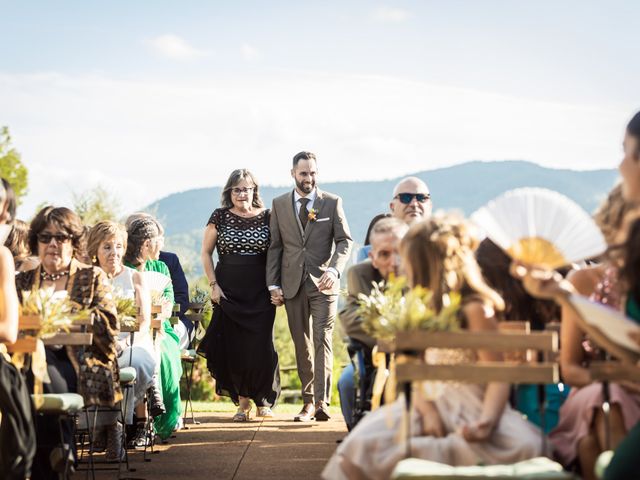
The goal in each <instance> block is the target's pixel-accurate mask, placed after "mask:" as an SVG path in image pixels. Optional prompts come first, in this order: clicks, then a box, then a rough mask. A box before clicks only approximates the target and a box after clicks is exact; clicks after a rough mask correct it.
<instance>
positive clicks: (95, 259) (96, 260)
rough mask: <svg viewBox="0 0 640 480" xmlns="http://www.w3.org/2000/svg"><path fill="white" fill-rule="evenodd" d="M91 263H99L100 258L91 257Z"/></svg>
mask: <svg viewBox="0 0 640 480" xmlns="http://www.w3.org/2000/svg"><path fill="white" fill-rule="evenodd" d="M91 261H92V262H93V263H98V257H96V256H95V255H94V256H93V257H91Z"/></svg>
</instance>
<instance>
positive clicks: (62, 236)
mask: <svg viewBox="0 0 640 480" xmlns="http://www.w3.org/2000/svg"><path fill="white" fill-rule="evenodd" d="M52 238H55V239H56V243H65V242H68V241H69V240H71V239H72V238H73V235H67V234H66V233H39V234H38V241H39V242H40V243H44V244H49V243H51V239H52Z"/></svg>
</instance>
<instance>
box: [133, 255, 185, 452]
mask: <svg viewBox="0 0 640 480" xmlns="http://www.w3.org/2000/svg"><path fill="white" fill-rule="evenodd" d="M127 266H130V267H132V268H135V267H134V266H133V265H127ZM144 270H145V271H146V272H159V273H162V274H164V275H166V276H167V277H169V278H171V275H170V274H169V267H167V264H166V263H164V262H161V261H160V260H147V262H146V263H145V264H144ZM162 296H163V297H164V298H166V299H167V300H169V301H171V302H173V300H174V299H173V284H172V283H171V282H170V283H169V285H167V287H166V288H165V289H164V292H162ZM162 328H163V330H164V333H165V335H164V337H163V338H162V340H161V342H160V387H161V388H160V391H161V393H162V403H164V408H165V410H166V412H165V413H163V414H162V415H160V416H159V417H156V418H155V419H154V425H155V429H156V433H157V434H158V436H159V437H160V438H162V439H163V440H164V439H167V438H169V437H170V436H171V434H172V433H173V430H174V429H175V427H176V425H177V423H178V419H179V418H180V415H181V408H180V377H181V376H182V362H181V361H180V347H179V346H178V345H179V342H180V340H179V338H178V335H176V332H175V331H174V330H173V327H172V326H171V323H170V322H169V320H167V319H165V320H164V321H163V322H162Z"/></svg>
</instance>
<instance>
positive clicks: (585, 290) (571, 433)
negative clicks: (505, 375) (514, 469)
mask: <svg viewBox="0 0 640 480" xmlns="http://www.w3.org/2000/svg"><path fill="white" fill-rule="evenodd" d="M633 209H634V206H633V205H632V204H630V203H629V202H626V201H625V200H624V198H623V196H622V187H621V186H618V187H616V188H614V189H613V190H612V191H611V193H610V195H609V197H608V198H607V200H606V201H605V203H604V205H603V206H602V207H601V208H600V210H599V211H598V213H597V214H596V217H595V218H596V222H597V223H598V225H599V226H600V228H601V230H602V232H603V234H604V236H605V239H606V241H607V243H608V244H609V245H611V246H615V245H620V243H621V242H623V241H624V238H625V236H626V234H625V233H624V232H625V230H626V229H625V228H623V225H624V220H625V218H626V217H627V216H628V215H629V214H631V215H633ZM636 241H640V237H637V239H636ZM628 242H630V243H627V245H629V246H630V248H628V247H627V248H622V249H620V248H615V247H610V249H609V254H608V258H607V259H605V261H603V263H601V264H599V265H597V266H594V267H587V268H584V269H582V270H578V271H575V272H572V273H571V274H569V276H568V280H569V281H570V282H571V284H572V285H573V286H574V288H575V289H576V290H577V291H578V293H580V294H582V295H584V296H590V297H591V298H592V299H593V300H596V301H598V302H601V303H603V304H606V305H609V306H611V307H613V308H619V309H622V310H627V314H628V315H630V316H633V313H635V312H633V311H629V309H633V308H634V304H633V302H632V300H633V297H629V299H628V300H627V301H626V303H625V300H623V299H624V297H625V294H626V291H625V290H626V288H627V286H625V285H626V283H627V282H621V281H620V267H621V266H622V268H623V270H622V271H627V268H626V265H627V262H629V261H630V260H631V259H632V258H633V257H632V255H633V251H634V250H635V248H637V245H638V243H633V241H631V239H629V240H628ZM639 318H640V317H639ZM561 325H562V326H561V338H560V341H561V344H562V349H561V351H560V366H561V371H562V379H563V381H564V382H565V383H566V384H568V385H570V386H571V387H573V388H572V390H571V393H570V394H569V398H568V399H567V401H566V402H565V404H564V405H563V406H562V409H561V410H560V421H559V423H558V426H557V428H556V429H555V430H554V431H552V432H551V434H550V436H549V438H550V440H551V442H552V444H553V445H554V447H555V449H556V452H557V455H558V458H559V460H560V461H561V462H562V463H563V465H565V466H567V467H568V466H570V465H572V464H573V463H574V462H576V461H577V462H578V463H579V467H580V469H581V471H582V475H583V477H584V478H587V479H589V478H595V477H594V476H593V475H594V474H593V468H594V465H595V461H596V459H597V457H598V455H600V453H601V452H602V451H603V447H604V445H605V428H604V414H603V413H602V409H601V406H602V402H603V397H602V384H601V383H593V382H592V379H591V375H590V373H589V370H588V368H586V367H588V364H589V362H590V361H591V360H594V359H595V360H597V359H602V358H604V357H603V355H604V352H602V351H601V350H599V349H598V348H597V347H595V346H594V345H592V344H591V342H589V341H588V339H587V338H585V335H584V332H583V331H582V330H581V329H580V327H579V326H578V324H577V321H576V317H575V313H574V312H573V310H572V309H571V308H563V309H562V324H561ZM585 342H586V343H585ZM585 345H586V347H585ZM609 392H610V401H609V402H610V404H611V410H610V413H609V425H610V428H611V437H610V438H611V443H610V445H611V447H612V448H615V447H616V446H617V445H618V444H619V443H620V441H621V440H622V438H623V437H624V436H625V435H626V433H627V432H628V431H629V429H630V428H631V427H632V426H633V425H635V424H636V423H637V422H638V421H640V384H638V385H635V388H634V387H633V386H631V385H626V384H617V383H612V384H610V385H609Z"/></svg>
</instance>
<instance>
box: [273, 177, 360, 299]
mask: <svg viewBox="0 0 640 480" xmlns="http://www.w3.org/2000/svg"><path fill="white" fill-rule="evenodd" d="M293 201H294V197H293V190H292V191H291V192H289V193H286V194H284V195H281V196H279V197H277V198H274V199H273V206H272V207H271V223H270V226H271V245H270V246H269V252H268V255H267V285H277V286H280V287H282V290H283V292H284V297H285V298H293V297H294V296H295V295H296V294H297V293H298V290H299V289H300V286H301V285H302V282H303V280H304V273H305V272H307V273H308V274H309V275H311V276H312V277H314V278H316V279H319V278H320V277H321V276H322V274H323V273H324V271H325V270H326V269H327V268H328V267H332V268H335V269H336V270H337V271H338V274H339V275H342V271H343V269H344V267H345V264H346V263H347V260H348V259H349V254H350V252H351V244H352V243H353V241H352V240H351V234H350V232H349V226H348V225H347V219H346V217H345V215H344V210H343V209H342V199H341V198H340V197H338V196H337V195H333V194H331V193H328V192H323V191H321V190H320V189H318V190H317V197H316V200H315V201H314V203H313V209H314V210H315V211H317V213H316V218H315V220H314V221H311V220H309V221H308V222H307V225H306V227H305V228H304V229H303V228H302V224H301V223H300V219H299V218H298V215H297V214H296V209H295V208H294V205H293ZM339 289H340V282H336V283H335V286H334V288H333V289H332V291H331V292H325V293H327V294H337V293H338V291H339Z"/></svg>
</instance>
